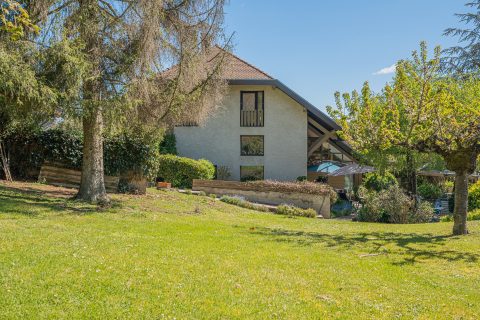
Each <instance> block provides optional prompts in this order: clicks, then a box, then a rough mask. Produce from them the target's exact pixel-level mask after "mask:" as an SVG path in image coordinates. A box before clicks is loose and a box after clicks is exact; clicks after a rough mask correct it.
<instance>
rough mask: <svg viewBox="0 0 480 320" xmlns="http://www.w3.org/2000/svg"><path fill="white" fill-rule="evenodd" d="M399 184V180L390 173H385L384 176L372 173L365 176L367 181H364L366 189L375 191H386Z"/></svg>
mask: <svg viewBox="0 0 480 320" xmlns="http://www.w3.org/2000/svg"><path fill="white" fill-rule="evenodd" d="M397 184H398V182H397V179H396V178H395V176H394V175H393V174H391V173H390V172H385V173H384V174H383V175H382V174H380V173H377V172H370V173H367V174H366V175H365V179H364V180H363V185H364V186H365V188H367V189H368V190H374V191H381V190H385V189H388V187H390V186H393V185H397Z"/></svg>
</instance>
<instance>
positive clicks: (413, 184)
mask: <svg viewBox="0 0 480 320" xmlns="http://www.w3.org/2000/svg"><path fill="white" fill-rule="evenodd" d="M405 176H406V178H407V191H408V192H410V194H411V195H412V196H413V197H414V198H415V202H416V199H417V169H416V166H415V159H414V157H413V154H412V152H411V151H407V155H406V168H405Z"/></svg>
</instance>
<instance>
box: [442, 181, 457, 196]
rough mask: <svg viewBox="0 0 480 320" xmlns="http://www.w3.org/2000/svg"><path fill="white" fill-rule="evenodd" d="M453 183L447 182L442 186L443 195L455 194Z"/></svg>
mask: <svg viewBox="0 0 480 320" xmlns="http://www.w3.org/2000/svg"><path fill="white" fill-rule="evenodd" d="M453 185H454V183H453V181H450V180H445V181H444V182H443V183H442V184H441V185H440V188H442V192H443V193H452V192H453Z"/></svg>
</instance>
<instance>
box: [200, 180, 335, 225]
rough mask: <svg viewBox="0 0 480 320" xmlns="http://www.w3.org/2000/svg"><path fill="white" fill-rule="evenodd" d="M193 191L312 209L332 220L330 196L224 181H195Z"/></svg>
mask: <svg viewBox="0 0 480 320" xmlns="http://www.w3.org/2000/svg"><path fill="white" fill-rule="evenodd" d="M192 189H193V190H195V191H204V192H206V193H214V194H217V195H229V196H241V197H243V198H245V199H246V200H248V201H252V202H258V203H263V204H271V205H280V204H289V205H294V206H296V207H299V208H304V209H308V208H312V209H314V210H315V211H316V212H317V213H318V214H321V215H322V216H323V217H324V218H330V195H329V194H328V193H325V194H322V195H314V194H307V193H299V192H276V191H259V190H256V189H254V188H252V187H251V186H249V185H248V184H247V183H243V182H236V181H223V180H196V179H195V180H193V187H192Z"/></svg>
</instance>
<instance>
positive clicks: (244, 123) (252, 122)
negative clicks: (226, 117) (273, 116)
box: [240, 110, 264, 127]
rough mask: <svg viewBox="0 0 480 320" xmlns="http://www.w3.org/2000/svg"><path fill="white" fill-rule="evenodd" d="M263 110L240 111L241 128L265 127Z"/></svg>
mask: <svg viewBox="0 0 480 320" xmlns="http://www.w3.org/2000/svg"><path fill="white" fill-rule="evenodd" d="M263 124H264V115H263V110H240V126H241V127H263Z"/></svg>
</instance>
